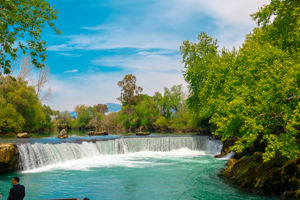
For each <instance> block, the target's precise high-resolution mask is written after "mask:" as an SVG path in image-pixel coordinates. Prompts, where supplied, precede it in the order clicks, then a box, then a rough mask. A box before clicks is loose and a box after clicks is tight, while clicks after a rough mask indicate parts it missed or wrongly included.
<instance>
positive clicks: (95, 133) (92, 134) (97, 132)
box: [87, 131, 108, 136]
mask: <svg viewBox="0 0 300 200" xmlns="http://www.w3.org/2000/svg"><path fill="white" fill-rule="evenodd" d="M87 134H88V135H89V136H96V135H108V133H107V132H106V131H89V132H88V133H87Z"/></svg>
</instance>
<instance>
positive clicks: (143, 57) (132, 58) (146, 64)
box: [92, 51, 183, 73]
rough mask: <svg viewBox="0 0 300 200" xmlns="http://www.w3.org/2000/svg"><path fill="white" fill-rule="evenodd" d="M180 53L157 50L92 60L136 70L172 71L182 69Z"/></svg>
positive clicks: (96, 63)
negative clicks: (157, 51)
mask: <svg viewBox="0 0 300 200" xmlns="http://www.w3.org/2000/svg"><path fill="white" fill-rule="evenodd" d="M180 60H181V57H180V56H179V55H177V54H176V55H160V54H159V53H155V52H145V51H143V52H139V53H138V54H133V55H126V56H120V55H119V56H110V57H102V58H97V59H95V60H92V63H93V64H95V65H100V66H109V67H119V68H125V69H126V70H130V71H135V72H144V73H147V72H166V73H167V72H170V71H177V72H180V71H181V70H182V67H183V64H182V63H181V61H180Z"/></svg>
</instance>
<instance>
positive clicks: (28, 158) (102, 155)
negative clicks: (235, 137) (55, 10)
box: [18, 136, 222, 173]
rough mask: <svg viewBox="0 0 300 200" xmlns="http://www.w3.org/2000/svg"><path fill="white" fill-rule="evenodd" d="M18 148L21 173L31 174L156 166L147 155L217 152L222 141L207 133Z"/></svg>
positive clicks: (184, 155)
mask: <svg viewBox="0 0 300 200" xmlns="http://www.w3.org/2000/svg"><path fill="white" fill-rule="evenodd" d="M18 149H19V152H20V169H21V170H23V173H34V172H43V171H49V170H87V169H89V168H93V167H111V166H124V167H146V166H151V165H158V163H155V162H151V161H147V158H159V159H163V158H179V157H193V156H200V155H206V154H212V155H214V154H218V153H220V151H221V149H222V144H221V143H220V142H219V141H216V140H210V139H209V138H208V137H207V136H193V137H191V136H186V137H141V138H118V139H114V140H106V141H96V142H82V143H59V144H42V143H34V144H30V143H27V144H19V145H18ZM160 164H163V163H160Z"/></svg>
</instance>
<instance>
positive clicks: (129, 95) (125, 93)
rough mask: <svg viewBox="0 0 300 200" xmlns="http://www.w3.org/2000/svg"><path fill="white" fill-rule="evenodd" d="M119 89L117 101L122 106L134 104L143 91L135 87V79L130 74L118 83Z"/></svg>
mask: <svg viewBox="0 0 300 200" xmlns="http://www.w3.org/2000/svg"><path fill="white" fill-rule="evenodd" d="M118 86H119V87H121V96H120V97H119V98H118V100H119V101H121V102H122V104H124V105H133V104H134V103H136V102H137V101H138V99H139V97H140V94H141V93H142V91H143V88H142V87H140V86H137V85H136V77H135V76H134V75H132V74H127V75H125V77H124V78H123V80H122V81H119V82H118Z"/></svg>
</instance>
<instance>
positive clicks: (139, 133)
mask: <svg viewBox="0 0 300 200" xmlns="http://www.w3.org/2000/svg"><path fill="white" fill-rule="evenodd" d="M150 134H151V133H150V132H142V131H140V132H137V133H136V134H135V135H141V136H144V135H150Z"/></svg>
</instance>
